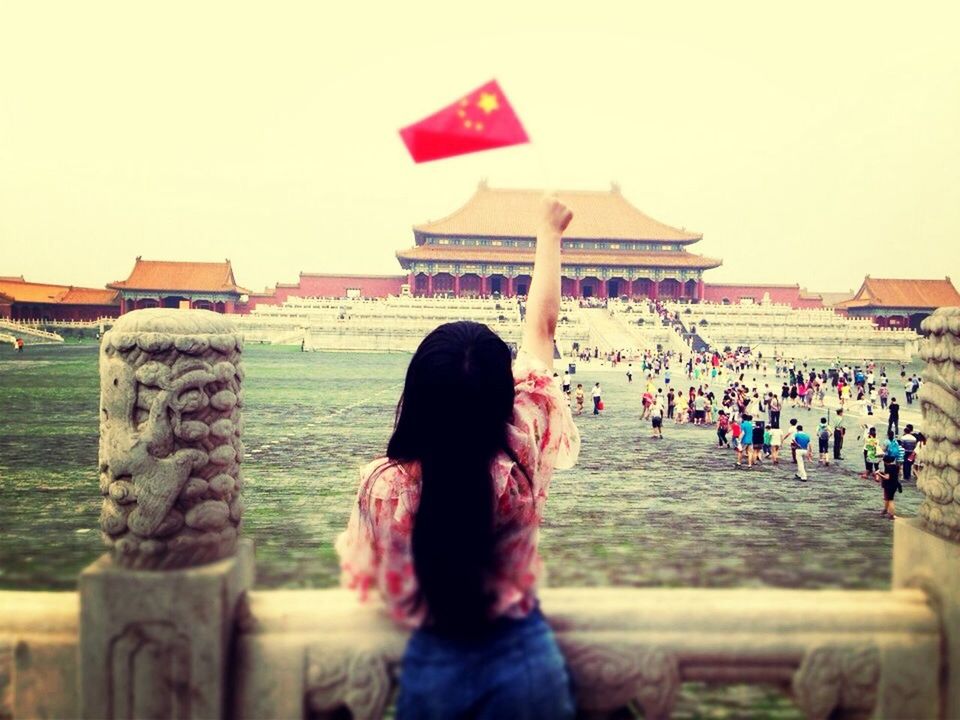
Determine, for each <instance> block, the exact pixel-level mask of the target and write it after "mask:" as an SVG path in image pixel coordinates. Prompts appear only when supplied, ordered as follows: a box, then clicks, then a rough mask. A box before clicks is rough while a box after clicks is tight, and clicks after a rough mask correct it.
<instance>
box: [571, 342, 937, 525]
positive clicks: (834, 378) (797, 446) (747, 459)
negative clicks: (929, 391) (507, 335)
mask: <svg viewBox="0 0 960 720" xmlns="http://www.w3.org/2000/svg"><path fill="white" fill-rule="evenodd" d="M595 357H596V355H595ZM627 357H628V356H627V354H626V353H625V352H623V351H621V352H617V353H609V354H608V356H607V360H609V361H610V364H611V366H615V365H616V363H617V362H622V361H624V360H625V359H626V358H627ZM629 358H630V359H632V360H633V361H634V362H636V363H637V365H638V367H637V368H636V370H637V375H638V382H637V384H638V385H641V411H640V419H641V420H642V421H648V422H649V423H650V426H651V437H652V438H653V439H662V438H663V430H664V425H665V423H673V424H675V425H686V424H689V425H693V426H709V427H711V428H714V429H715V432H716V443H717V448H719V449H728V450H730V451H732V452H733V453H734V454H735V458H736V459H735V461H734V463H735V466H736V467H737V468H743V469H748V470H749V469H752V468H754V467H756V466H759V465H762V464H764V463H767V462H769V463H770V464H771V465H774V466H779V465H781V463H784V462H786V463H789V464H790V465H791V466H793V468H794V476H793V477H794V478H795V479H797V480H799V481H801V482H807V481H808V480H809V472H808V466H809V465H810V464H812V463H813V462H814V461H816V463H817V465H820V466H828V465H830V464H831V463H832V462H833V463H836V462H838V461H840V460H842V459H843V451H844V446H845V443H846V442H847V434H848V432H852V431H853V430H856V431H857V432H858V434H857V442H858V443H861V450H862V453H863V462H864V470H863V472H862V473H861V474H860V477H861V478H865V479H867V478H869V479H872V480H874V481H875V482H877V483H878V484H880V485H881V487H882V489H883V497H884V505H883V510H882V515H883V516H885V517H889V518H891V519H892V518H893V517H895V504H894V499H895V495H896V493H897V492H902V485H901V478H902V479H903V480H906V481H910V480H912V479H913V477H914V474H915V472H916V470H917V468H916V466H915V463H916V451H917V448H918V447H919V446H920V445H922V444H923V443H924V442H925V438H924V436H923V434H922V433H921V432H920V431H919V430H917V429H915V428H914V427H913V425H911V424H907V425H904V427H903V428H902V432H901V423H900V410H901V406H900V403H899V402H898V400H897V397H896V395H895V394H894V393H895V392H896V390H895V389H894V382H893V381H892V380H891V379H890V377H889V376H888V375H887V370H886V367H884V366H878V364H877V363H873V362H864V363H862V364H861V365H858V366H851V365H849V364H844V363H841V362H840V361H839V360H838V361H836V362H834V363H832V364H831V366H830V367H828V368H826V369H816V368H814V367H812V366H811V363H810V362H808V361H797V360H789V359H785V358H779V357H778V358H774V359H773V361H772V362H770V361H769V360H765V359H764V358H763V355H762V354H756V355H754V354H752V353H751V352H750V350H749V349H748V348H743V349H738V350H732V351H727V352H724V353H719V352H709V351H704V352H700V353H693V352H692V353H690V354H689V355H687V356H686V357H684V356H683V355H678V354H676V353H673V352H669V351H667V352H654V351H646V352H642V353H640V354H639V357H637V356H636V355H630V356H629ZM634 362H630V363H629V365H628V367H627V370H626V378H627V382H628V383H629V384H633V383H634ZM675 369H679V370H680V374H681V382H682V380H683V378H686V381H687V382H686V383H684V385H686V386H687V389H686V390H684V389H683V388H681V387H678V386H677V380H676V377H675V375H674V372H675ZM771 370H772V377H771ZM748 373H752V374H756V375H762V376H763V380H764V381H766V380H767V379H768V378H769V380H770V382H764V383H763V386H762V387H760V383H759V382H757V379H756V377H755V376H754V377H751V381H752V383H753V384H752V385H751V384H750V383H748V382H747V380H746V376H747V374H748ZM687 383H689V384H687ZM899 383H900V385H899V386H900V387H902V389H903V397H904V399H905V402H906V403H907V404H908V405H910V404H912V403H913V402H914V401H915V398H916V396H917V393H918V392H919V389H920V387H921V385H922V380H921V379H920V377H919V376H915V375H912V374H908V373H907V372H906V367H905V366H904V365H902V364H901V366H900V380H899ZM562 384H563V390H564V392H565V393H567V395H568V397H571V400H572V403H573V408H574V414H575V415H580V414H582V413H583V412H584V405H585V391H584V388H583V385H582V384H578V385H577V386H576V388H575V389H573V388H572V386H571V377H570V374H569V373H568V372H565V373H564V375H563V380H562ZM718 386H719V387H718ZM590 392H591V397H592V400H593V414H594V415H599V414H601V411H602V410H603V397H602V391H601V387H600V383H599V382H596V383H594V385H593V387H592V389H591V390H590ZM833 396H835V397H836V402H834V401H832V400H831V401H830V403H829V405H828V398H831V397H833ZM814 408H816V409H817V410H820V412H819V413H814V412H813V411H814ZM785 409H789V410H791V411H793V410H796V411H799V412H797V413H793V412H791V414H795V415H796V414H799V415H800V416H801V417H794V418H793V419H791V420H790V421H789V422H788V423H786V425H785V426H783V427H781V414H782V413H783V411H784V410H785ZM803 411H806V412H809V413H810V414H811V415H810V420H809V421H804V420H803V418H802V415H803ZM881 413H884V414H885V415H886V426H885V428H883V426H881V429H880V430H878V428H877V427H875V426H874V424H873V423H874V416H877V417H878V419H879V415H880V414H881ZM851 415H859V417H860V421H859V422H855V421H853V420H851ZM787 450H789V454H788V453H787Z"/></svg>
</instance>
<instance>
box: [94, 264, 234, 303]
mask: <svg viewBox="0 0 960 720" xmlns="http://www.w3.org/2000/svg"><path fill="white" fill-rule="evenodd" d="M107 287H109V288H116V289H118V290H171V291H194V292H230V293H240V294H245V293H247V292H248V291H247V290H245V289H244V288H242V287H240V286H239V285H237V281H236V279H235V278H234V276H233V268H232V267H231V265H230V261H229V260H225V261H224V262H171V261H165V260H142V259H141V258H139V257H138V258H137V262H136V264H135V265H134V266H133V270H132V271H131V272H130V277H128V278H127V279H126V280H118V281H117V282H112V283H110V284H109V285H107Z"/></svg>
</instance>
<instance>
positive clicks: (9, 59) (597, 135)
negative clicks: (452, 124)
mask: <svg viewBox="0 0 960 720" xmlns="http://www.w3.org/2000/svg"><path fill="white" fill-rule="evenodd" d="M884 7H890V8H899V9H900V10H899V11H898V12H890V11H887V10H883V9H881V8H884ZM958 26H960V3H957V2H940V3H926V2H914V3H875V2H871V3H847V2H842V3H841V2H829V3H816V2H814V3H810V2H807V3H771V2H758V3H749V4H747V3H737V2H722V3H721V2H704V3H692V2H685V3H665V2H657V3H655V4H653V3H651V4H646V3H639V2H623V3H602V2H592V3H585V2H577V3H561V2H549V3H525V2H522V1H518V0H510V1H509V2H497V1H492V0H484V2H476V3H461V2H437V3H414V2H397V3H393V2H390V3H388V2H381V3H370V2H367V3H362V2H319V1H318V2H303V3H295V2H261V3H256V4H253V3H242V2H224V3H212V2H196V1H191V2H162V3H146V2H133V1H131V0H124V1H123V2H117V3H103V2H92V1H89V0H83V1H82V2H81V1H79V0H78V1H73V0H71V1H69V2H62V3H50V2H41V1H36V0H30V1H29V2H27V1H21V2H16V1H15V0H0V275H6V274H18V275H19V274H21V273H22V274H24V275H26V276H27V279H29V280H39V281H49V282H58V283H68V284H71V283H72V284H77V285H91V286H102V285H104V284H105V283H107V282H110V281H113V280H117V279H123V278H125V277H126V276H127V274H128V273H129V271H130V268H131V267H132V265H133V260H134V258H135V257H136V256H137V255H142V256H144V257H145V258H150V259H180V260H222V259H223V258H225V257H229V258H230V259H231V260H232V261H233V264H234V269H235V272H236V275H237V280H238V281H239V282H240V283H241V284H242V285H245V286H246V287H248V288H251V289H262V288H263V287H264V286H267V285H269V286H272V285H273V284H274V283H275V282H277V281H280V282H291V281H295V279H296V277H297V275H298V273H299V272H300V271H301V270H303V271H308V272H340V271H348V272H371V273H385V272H388V273H389V272H399V265H398V264H397V262H396V259H395V257H394V253H395V251H396V250H398V249H401V248H404V247H408V246H410V245H412V244H413V234H412V232H411V226H412V225H413V224H416V223H420V222H424V221H426V220H428V219H436V218H438V217H441V216H444V215H447V214H449V213H450V212H452V211H453V210H455V209H456V208H457V207H459V206H460V205H461V204H463V203H464V202H465V201H466V199H467V198H468V197H469V196H470V195H471V193H472V192H473V191H474V188H475V187H476V184H477V181H478V180H479V179H480V178H484V177H486V178H488V179H489V183H490V184H491V185H492V186H494V187H543V186H545V185H549V186H553V187H558V188H566V189H606V188H608V187H609V183H610V181H611V180H615V181H617V182H619V183H620V185H621V187H622V190H623V193H624V195H625V196H626V197H627V199H628V200H630V201H631V202H632V203H633V204H635V205H636V206H637V207H639V208H640V209H641V210H643V211H644V212H646V213H648V214H650V215H652V216H653V217H655V218H657V219H660V220H663V221H664V222H668V223H671V224H674V225H677V226H684V227H686V228H688V229H690V230H696V231H697V232H702V233H703V235H704V239H703V241H702V242H700V243H699V244H697V245H695V246H694V247H693V248H692V250H693V251H695V252H699V253H702V254H705V255H709V256H711V257H718V258H722V259H723V261H724V264H723V266H722V267H721V268H719V269H717V270H713V271H710V272H708V273H707V278H708V281H709V280H713V281H717V282H719V281H727V282H731V281H752V282H799V283H800V284H801V285H806V286H808V287H810V288H811V289H815V290H844V289H855V288H856V287H857V286H859V283H860V281H861V280H862V278H863V276H864V274H866V273H870V274H873V275H875V276H887V277H889V276H899V277H943V276H944V275H952V277H953V278H954V280H955V281H956V282H957V283H958V284H960V45H958V43H957V32H956V30H957V27H958ZM494 77H495V78H497V79H498V80H499V81H500V84H501V86H502V87H503V89H504V90H505V92H506V93H507V95H508V97H509V99H510V100H511V102H512V103H513V105H514V107H515V109H516V111H517V113H518V114H519V116H520V118H521V120H522V121H523V122H524V124H525V125H526V128H527V131H528V133H529V134H530V136H531V138H532V140H533V144H532V145H531V146H521V147H517V148H509V149H504V150H496V151H492V152H486V153H480V154H475V155H472V156H466V157H462V158H455V159H451V160H443V161H439V162H435V163H428V164H425V165H421V166H416V165H414V164H413V163H412V162H411V161H410V159H409V157H408V156H407V154H406V150H405V148H404V146H403V144H402V143H401V142H400V140H399V138H398V136H397V132H396V131H397V129H398V128H399V127H401V126H403V125H406V124H408V123H410V122H413V121H416V120H418V119H420V118H421V117H423V116H424V115H427V114H429V113H432V112H434V111H435V110H438V109H439V108H440V107H441V106H443V105H446V104H447V103H449V102H452V101H453V100H455V99H456V98H457V97H459V96H460V95H462V94H463V93H465V92H467V91H469V90H472V89H473V88H475V87H476V86H478V85H480V84H482V83H483V82H485V81H487V80H488V79H490V78H494Z"/></svg>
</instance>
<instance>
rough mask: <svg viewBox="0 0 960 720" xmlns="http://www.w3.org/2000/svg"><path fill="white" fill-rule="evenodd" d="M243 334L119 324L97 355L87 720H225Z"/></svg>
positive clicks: (199, 323) (182, 315) (189, 319)
mask: <svg viewBox="0 0 960 720" xmlns="http://www.w3.org/2000/svg"><path fill="white" fill-rule="evenodd" d="M242 346H243V343H242V338H241V337H240V336H239V335H238V334H237V333H236V332H235V330H234V329H233V326H232V324H231V323H230V322H229V320H228V319H227V318H226V317H224V316H223V315H221V314H218V313H215V312H211V311H208V310H179V309H148V310H137V311H134V312H130V313H127V314H125V315H123V316H122V317H120V318H119V319H118V320H117V321H116V323H115V324H114V325H113V328H112V329H111V330H110V331H109V332H107V333H106V334H105V335H104V337H103V341H102V343H101V347H100V468H99V471H100V493H101V494H102V495H103V496H104V500H103V508H102V510H101V514H100V527H101V531H102V532H101V534H102V536H103V539H104V542H105V543H106V545H107V547H108V548H109V549H110V553H109V554H107V555H104V556H103V557H102V558H101V559H100V560H98V561H97V562H95V563H94V564H93V565H91V566H90V567H88V568H87V569H86V570H84V572H83V573H82V574H81V577H80V617H81V626H80V648H81V705H82V712H83V715H84V717H98V718H99V717H109V718H126V717H176V718H201V717H202V718H216V717H222V716H223V714H224V706H223V698H224V697H225V681H226V678H227V675H228V673H227V671H228V668H227V665H226V660H227V652H228V647H229V640H230V633H231V628H232V626H233V615H234V610H235V607H236V603H237V601H238V599H239V597H240V595H241V594H242V592H243V591H244V590H246V589H247V588H249V587H250V585H251V583H252V575H253V571H252V552H251V548H250V547H249V545H244V546H243V547H242V548H241V552H240V553H239V554H238V552H237V551H238V533H239V529H240V520H241V516H242V514H243V500H242V497H241V493H242V489H243V477H242V475H241V472H240V462H241V459H242V456H243V444H242V442H241V434H242V431H243V418H242V408H243V390H242V388H241V384H242V381H243V366H242V364H241V362H240V355H241V351H242Z"/></svg>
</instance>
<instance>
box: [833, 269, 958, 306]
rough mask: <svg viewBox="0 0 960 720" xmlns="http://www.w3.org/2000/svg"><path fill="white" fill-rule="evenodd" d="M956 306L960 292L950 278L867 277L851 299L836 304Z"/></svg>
mask: <svg viewBox="0 0 960 720" xmlns="http://www.w3.org/2000/svg"><path fill="white" fill-rule="evenodd" d="M956 305H960V293H958V292H957V289H956V288H955V287H954V286H953V283H952V282H951V281H950V278H945V279H943V280H906V279H896V278H872V277H870V276H869V275H867V277H866V278H864V280H863V285H861V286H860V289H859V290H858V291H857V294H856V295H854V297H853V299H851V300H847V301H845V302H841V303H838V304H837V307H841V308H848V309H850V308H860V307H880V308H884V307H886V308H929V309H933V308H938V307H950V306H956Z"/></svg>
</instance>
